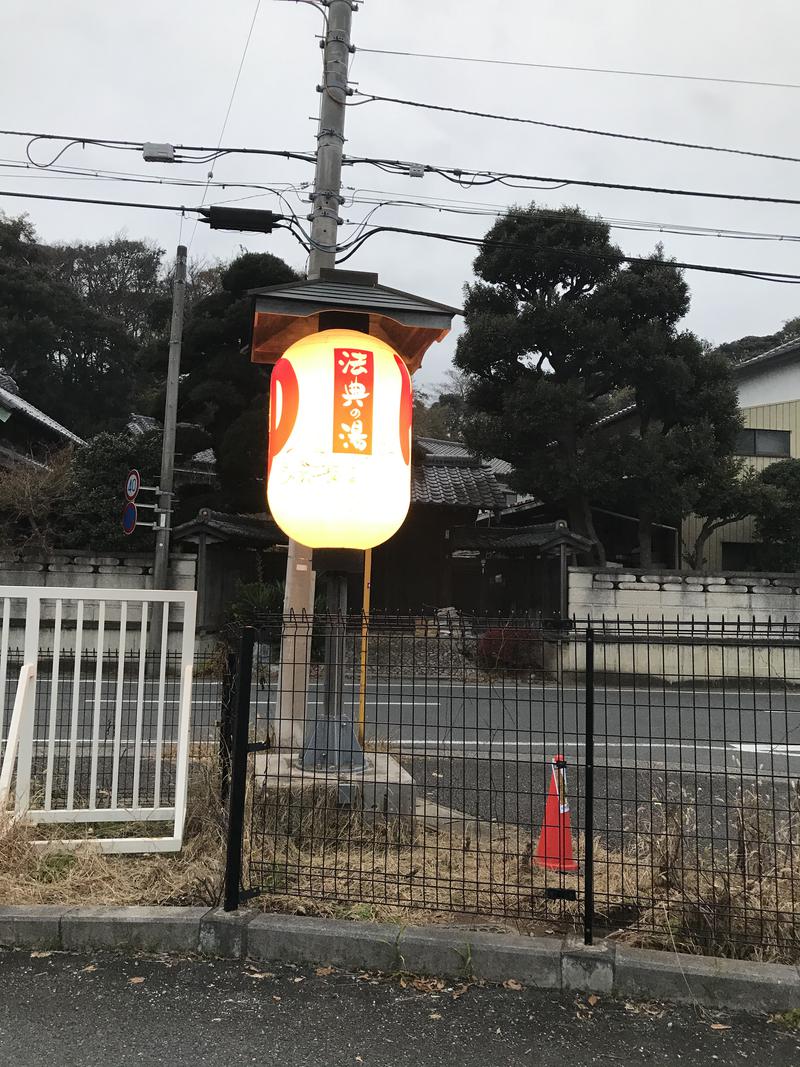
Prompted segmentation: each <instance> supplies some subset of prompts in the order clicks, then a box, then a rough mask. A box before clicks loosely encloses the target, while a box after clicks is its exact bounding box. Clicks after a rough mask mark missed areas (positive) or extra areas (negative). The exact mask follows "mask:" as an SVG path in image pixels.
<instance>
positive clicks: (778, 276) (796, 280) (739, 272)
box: [338, 226, 800, 285]
mask: <svg viewBox="0 0 800 1067" xmlns="http://www.w3.org/2000/svg"><path fill="white" fill-rule="evenodd" d="M379 233H399V234H405V235H406V236H410V237H426V238H429V239H432V240H437V241H446V242H449V243H451V244H460V245H467V246H470V247H473V248H486V247H492V248H508V249H512V250H515V251H525V250H528V251H531V252H542V251H543V250H542V249H541V248H537V247H536V246H535V245H526V244H521V243H519V242H516V241H497V240H495V239H493V238H491V239H487V238H484V237H466V236H462V235H460V234H451V233H439V232H437V231H431V230H412V229H405V228H403V227H400V226H375V227H374V228H373V229H372V230H370V231H369V232H368V233H365V234H364V235H363V236H361V237H360V238H358V239H356V240H353V241H351V242H348V243H346V244H343V245H342V246H341V248H342V251H344V252H345V253H346V254H345V255H343V256H341V257H340V259H339V260H338V262H342V263H343V262H344V261H345V260H347V259H349V258H350V257H351V256H353V255H355V253H356V252H357V251H358V250H359V249H360V248H361V247H362V246H363V245H364V244H365V242H366V241H368V240H369V239H370V238H371V237H375V236H376V235H377V234H379ZM546 251H547V253H549V254H557V255H562V254H563V255H565V256H571V257H573V258H577V259H584V260H595V261H605V262H623V263H629V264H631V263H652V262H653V260H652V259H651V258H648V257H647V256H628V255H625V254H623V253H620V254H614V253H608V254H605V253H602V252H585V251H583V250H582V249H575V248H548V249H546ZM664 262H665V263H667V264H669V265H670V266H673V267H676V268H677V269H679V270H696V271H702V272H705V273H708V274H727V275H733V276H736V277H741V278H753V279H756V280H759V281H768V282H780V283H783V284H791V285H797V284H800V274H786V273H783V272H779V271H762V270H749V269H746V268H742V267H720V266H716V265H713V264H709V263H682V262H678V261H676V260H672V259H670V260H665V261H664Z"/></svg>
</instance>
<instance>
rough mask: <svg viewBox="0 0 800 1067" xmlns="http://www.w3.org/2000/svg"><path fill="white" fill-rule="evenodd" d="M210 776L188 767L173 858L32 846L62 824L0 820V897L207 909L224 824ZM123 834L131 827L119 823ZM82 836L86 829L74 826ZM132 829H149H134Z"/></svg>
mask: <svg viewBox="0 0 800 1067" xmlns="http://www.w3.org/2000/svg"><path fill="white" fill-rule="evenodd" d="M218 796H219V786H218V783H217V782H216V774H215V772H214V770H213V768H212V767H211V765H210V764H208V763H203V764H196V765H194V766H193V767H192V773H191V775H190V779H189V797H188V810H187V819H186V828H185V844H184V848H183V850H182V851H181V852H180V853H179V854H177V855H174V854H173V855H169V854H166V853H165V854H161V855H150V856H124V855H123V856H108V855H102V854H100V853H99V852H97V850H96V849H94V848H93V847H92V845H91V843H90V842H87V847H86V848H77V849H69V850H66V849H64V848H60V847H59V845H58V844H57V843H55V842H54V844H53V845H52V846H51V847H44V848H42V847H34V845H33V841H34V840H36V839H41V838H42V837H43V835H44V833H45V832H47V831H48V830H49V831H50V832H51V833H52V834H53V836H55V835H56V834H61V836H70V837H74V836H76V832H75V831H74V829H73V828H70V832H69V834H65V833H64V832H63V829H64V828H62V827H58V826H52V827H44V826H26V825H24V824H23V823H20V822H13V823H12V822H10V821H9V820H8V819H6V820H5V822H4V823H3V822H0V900H2V901H3V903H5V904H85V905H89V904H117V905H125V904H201V903H202V904H208V905H214V904H216V903H218V902H219V899H220V897H221V887H222V857H223V852H224V825H223V817H222V811H221V809H220V805H219V802H218V799H217V797H218ZM0 818H2V816H0ZM125 829H126V833H127V832H130V831H132V830H135V829H136V826H135V824H132V823H127V824H125ZM81 830H82V832H83V833H85V832H86V828H85V827H82V828H81ZM138 830H139V832H145V833H146V832H148V831H147V830H144V828H143V827H141V826H140V827H138Z"/></svg>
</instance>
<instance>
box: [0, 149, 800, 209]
mask: <svg viewBox="0 0 800 1067" xmlns="http://www.w3.org/2000/svg"><path fill="white" fill-rule="evenodd" d="M3 135H7V136H14V137H33V138H35V139H47V140H69V141H70V142H71V143H73V144H81V145H88V144H91V145H95V146H100V147H111V148H115V147H120V146H121V147H126V148H128V149H129V150H131V151H137V152H140V151H141V150H142V147H143V144H144V142H142V141H123V140H109V139H106V140H101V139H99V138H90V137H66V136H64V135H62V134H54V133H30V132H23V131H20V130H0V136H3ZM174 147H175V150H176V152H206V153H211V154H212V155H213V154H214V153H215V152H216V151H217V150H216V149H213V148H209V147H208V146H207V145H205V146H204V145H181V144H178V145H175V146H174ZM219 155H220V156H222V155H255V156H271V157H273V158H280V159H294V160H300V161H302V162H304V163H314V162H315V161H316V154H315V153H314V152H295V151H292V150H290V149H272V148H246V147H239V148H220V149H219ZM207 161H208V160H207V159H204V158H193V159H190V158H184V159H180V158H178V159H177V160H176V162H178V163H203V162H207ZM343 162H344V164H345V165H347V166H356V165H359V164H366V165H369V166H373V167H377V168H378V169H379V170H383V171H385V172H387V173H389V174H401V175H403V176H405V177H408V176H409V174H410V173H412V172H414V171H416V170H419V171H420V172H421V173H423V174H438V175H439V176H440V177H442V178H445V179H446V180H447V181H450V182H452V183H453V184H455V185H458V186H459V187H461V188H474V187H476V186H482V185H493V184H500V185H505V186H507V187H509V188H518V189H527V188H529V186H530V183H532V182H547V183H549V184H550V185H553V186H558V187H559V188H561V187H566V186H568V185H575V186H580V187H583V188H588V189H620V190H623V191H627V192H637V193H657V194H663V195H668V196H692V197H700V198H704V199H713V200H733V201H738V202H744V203H755V204H790V205H792V206H798V205H800V200H796V199H792V198H791V197H776V196H757V195H751V194H745V193H718V192H713V191H707V190H699V189H680V188H672V187H668V186H658V185H634V184H631V183H626V182H601V181H592V180H590V179H585V178H554V177H548V176H546V175H541V174H539V175H536V174H521V173H516V172H514V171H493V170H475V169H471V168H467V167H442V166H434V165H432V164H429V163H414V162H410V161H408V160H399V159H383V158H377V157H370V156H345V157H344V161H343ZM515 182H524V183H525V184H524V185H515V184H514V183H515Z"/></svg>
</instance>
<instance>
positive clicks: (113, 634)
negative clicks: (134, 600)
mask: <svg viewBox="0 0 800 1067" xmlns="http://www.w3.org/2000/svg"><path fill="white" fill-rule="evenodd" d="M195 564H196V558H195V557H194V556H189V555H182V554H180V553H173V555H172V556H171V557H170V566H169V588H170V589H175V590H180V591H191V590H193V589H194V587H195ZM13 586H22V587H28V586H38V587H39V588H45V589H120V590H122V589H135V590H144V589H152V588H153V556H152V554H145V553H130V554H126V555H121V554H120V555H108V556H103V555H98V554H95V553H91V552H80V551H70V550H68V549H66V550H60V551H56V552H53V553H52V554H51V555H48V556H40V555H23V554H21V553H19V552H14V551H7V550H5V551H0V617H2V614H3V598H4V597H7V596H8V589H9V587H13ZM9 604H10V613H9V620H8V626H9V635H8V644H9V648H10V649H11V650H12V652H13V651H15V650H18V649H21V648H22V646H23V644H24V640H25V601H24V600H23V599H21V598H17V597H11V598H9ZM180 617H181V614H180V612H179V611H178V612H175V611H174V610H173V613H172V615H171V618H172V620H173V621H172V622H171V623H170V630H169V642H168V648H169V651H170V652H177V651H178V650H179V648H180V627H179V626H176V625H175V620H176V619H179V618H180ZM98 618H99V612H98V604H97V603H96V602H95V603H92V602H91V601H88V602H87V603H86V605H85V608H84V613H83V623H82V631H83V633H82V647H83V648H84V649H86V650H90V649H94V648H95V647H96V646H97V644H98V636H99V634H98ZM120 618H121V616H120V607H119V604H118V603H115V602H113V601H111V602H109V603H108V604H107V606H106V609H105V612H104V633H103V648H104V649H105V650H106V651H108V652H115V651H116V650H117V647H118V644H119V634H120ZM140 619H141V609H140V608H138V607H136V606H134V605H130V606H129V610H128V617H127V624H126V641H125V645H126V648H127V649H128V651H129V652H135V651H136V650H137V649H138V640H139V620H140ZM76 621H77V614H76V608H75V605H74V604H69V603H66V602H65V603H64V604H63V606H62V628H61V629H62V633H61V648H62V650H63V651H64V652H69V651H72V650H73V649H74V647H75V635H76ZM54 626H55V608H54V605H53V604H52V603H44V604H43V605H42V615H41V630H40V642H39V644H40V648H42V649H48V648H52V647H53V639H54Z"/></svg>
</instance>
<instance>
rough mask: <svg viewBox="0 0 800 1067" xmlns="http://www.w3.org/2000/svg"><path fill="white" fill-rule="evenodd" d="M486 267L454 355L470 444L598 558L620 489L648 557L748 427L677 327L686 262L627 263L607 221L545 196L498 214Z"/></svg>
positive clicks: (724, 384) (711, 364)
mask: <svg viewBox="0 0 800 1067" xmlns="http://www.w3.org/2000/svg"><path fill="white" fill-rule="evenodd" d="M474 268H475V273H476V275H477V277H478V279H479V280H478V281H476V282H475V283H473V284H472V285H470V286H468V287H467V299H466V305H465V317H466V323H467V329H466V332H465V333H464V334H463V335H462V337H461V338H460V340H459V344H458V348H457V352H456V365H457V366H459V367H460V368H461V369H462V370H464V371H466V372H467V374H468V375H469V383H470V384H469V388H468V392H467V397H466V403H467V409H468V415H467V418H466V422H465V435H466V437H467V440H468V441H469V442H470V443H471V444H472V445H473V447H474V448H475V449H476V450H477V451H478V452H480V453H481V454H483V455H496V456H499V457H500V458H502V459H505V460H507V461H508V462H510V463H511V464H512V465H513V466H514V468H515V472H514V474H513V475H512V479H511V480H512V485H513V487H514V488H516V489H517V490H519V491H521V492H526V493H531V494H533V495H535V496H537V497H539V498H540V499H541V500H543V501H545V502H547V503H550V504H553V505H556V506H559V507H562V506H563V507H565V509H566V510H567V513H568V516H569V520H570V525H571V526H572V528H573V529H574V530H575V531H576V532H578V533H581V534H583V535H584V536H587V537H589V538H590V539H591V540H592V541H593V542H594V544H595V551H596V555H597V557H598V559H599V560H600V561H601V562H603V561H604V548H603V546H602V545H601V544H600V542H599V538H598V537H597V534H596V531H595V529H594V524H593V521H592V511H591V506H592V503H598V504H600V503H602V504H604V505H606V506H608V504H609V503H610V502H616V501H621V502H622V503H621V505H620V506H622V507H623V508H624V510H626V511H627V512H629V513H630V511H631V510H633V512H634V513H635V514H636V515H637V516H638V518H639V532H640V537H639V541H640V562H641V563H642V565H643V566H647V565H649V564H650V562H651V555H652V549H651V542H652V528H653V525H654V523H656V522H659V521H677V522H679V521H680V519H681V518H682V517H683V516H684V515H686V514H688V513H689V512H690V511H692V510H693V509H694V507H695V506H696V505H697V503H698V501H699V489H700V487H701V485H703V484H704V482H705V480H706V479H707V473H708V470H709V469H710V468H712V467H713V466H714V465H715V464H717V463H718V462H719V460H720V457H722V456H724V455H727V454H730V452H731V450H732V448H733V443H734V439H735V434H736V431H737V430H738V428H739V425H740V423H739V417H738V413H737V408H736V392H735V389H734V386H733V384H732V382H731V379H730V370H729V366H728V364H727V362H726V361H725V360H724V359H722V358H721V357H716V356H712V355H710V354H709V353H707V351H706V350H705V348H704V346H703V345H702V343H701V342H700V341H699V340H698V339H697V338H696V337H694V336H693V335H692V334H689V333H686V332H681V331H679V329H678V324H679V323H680V320H681V319H682V318H683V316H684V315H685V314H686V311H687V309H688V305H689V292H688V287H687V285H686V283H685V281H684V280H683V277H682V275H681V273H680V270H679V269H678V268H677V267H676V266H675V265H674V264H673V263H671V262H669V261H668V260H665V259H664V257H663V254H662V252H661V250H660V248H659V249H656V251H655V253H654V254H653V255H652V256H651V257H649V258H648V259H646V260H644V261H643V262H637V263H633V264H631V265H630V266H627V267H624V266H623V262H622V256H621V254H620V253H619V250H618V249H617V248H615V247H614V246H613V245H612V244H611V243H610V240H609V231H608V227H607V226H606V225H605V224H603V223H602V222H600V221H598V220H595V219H590V218H588V217H587V216H585V215H583V214H582V213H581V212H580V211H579V210H578V209H577V208H562V209H561V210H560V211H557V212H552V211H546V212H545V211H540V210H538V209H537V208H536V207H535V206H532V207H530V208H527V209H524V210H520V209H514V211H513V212H512V213H510V214H509V215H508V216H505V217H504V218H502V219H500V221H499V222H498V223H497V224H496V225H495V226H494V227H493V228H492V230H491V231H490V232H489V234H488V235H487V237H486V240H485V242H484V244H483V246H482V248H481V251H480V253H479V255H478V257H477V259H476V260H475V264H474ZM623 400H629V401H630V410H629V411H627V413H626V414H622V413H621V412H620V403H621V401H623ZM614 412H617V413H618V414H619V415H621V417H616V418H611V419H609V418H608V416H610V415H612V414H613V413H614Z"/></svg>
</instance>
